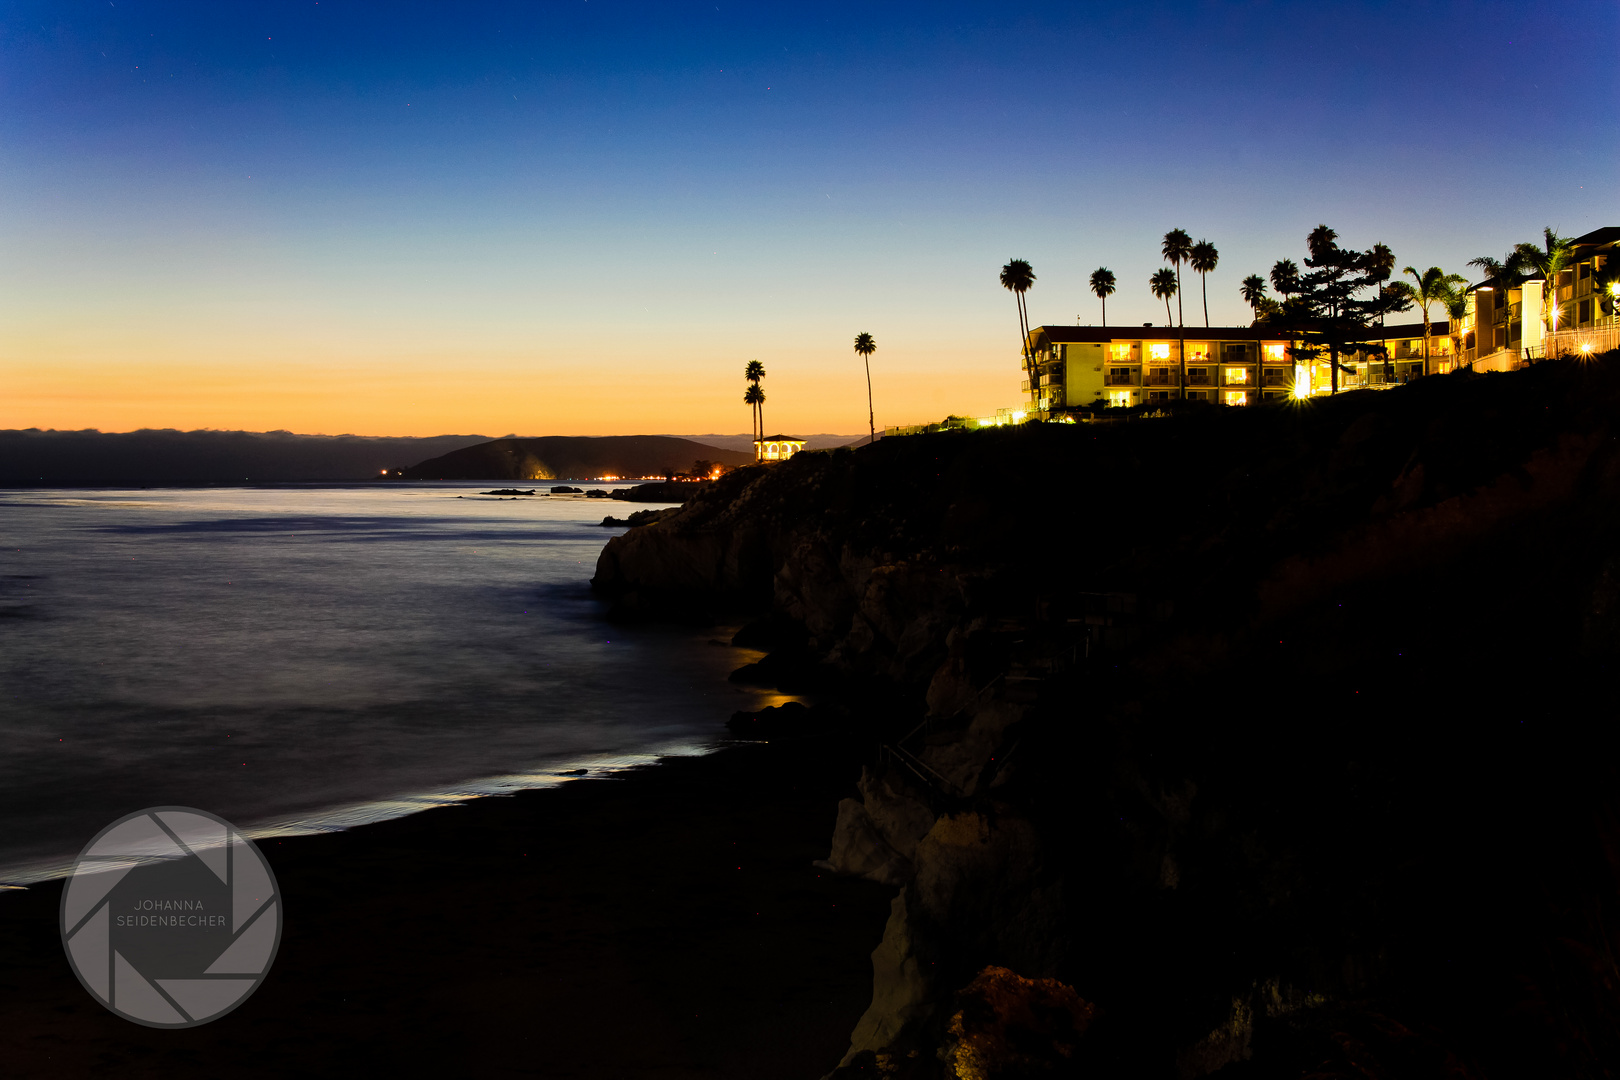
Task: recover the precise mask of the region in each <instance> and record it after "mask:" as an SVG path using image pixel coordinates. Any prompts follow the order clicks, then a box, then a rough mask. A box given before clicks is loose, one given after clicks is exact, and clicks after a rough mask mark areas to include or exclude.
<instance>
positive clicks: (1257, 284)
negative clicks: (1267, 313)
mask: <svg viewBox="0 0 1620 1080" xmlns="http://www.w3.org/2000/svg"><path fill="white" fill-rule="evenodd" d="M1239 291H1240V292H1241V293H1242V294H1243V302H1244V303H1245V304H1248V305H1249V307H1250V308H1251V309H1252V310H1253V311H1254V321H1255V322H1259V321H1260V301H1262V300H1264V299H1265V298H1266V279H1265V278H1263V277H1261V276H1260V275H1259V274H1250V275H1249V276H1248V277H1246V278H1244V279H1243V284H1242V286H1241V287H1240V288H1239Z"/></svg>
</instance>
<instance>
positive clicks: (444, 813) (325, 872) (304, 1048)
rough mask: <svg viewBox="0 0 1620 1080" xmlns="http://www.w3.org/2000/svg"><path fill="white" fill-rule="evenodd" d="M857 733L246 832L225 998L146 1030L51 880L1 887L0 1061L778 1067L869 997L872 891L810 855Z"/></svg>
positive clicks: (830, 1048) (622, 1069) (472, 1070)
mask: <svg viewBox="0 0 1620 1080" xmlns="http://www.w3.org/2000/svg"><path fill="white" fill-rule="evenodd" d="M857 772H858V750H857V749H855V748H851V747H849V746H847V745H843V744H840V743H838V742H836V741H834V740H808V741H797V742H786V743H784V742H778V743H773V744H744V745H737V746H732V747H729V748H727V749H725V750H722V751H720V752H719V753H716V754H712V755H709V756H706V757H701V758H676V759H669V760H666V761H665V762H664V763H662V764H660V765H657V766H652V767H648V768H643V769H638V770H634V771H633V772H631V773H628V774H621V775H620V777H618V778H613V779H601V780H592V779H589V778H587V779H583V780H579V781H574V782H571V783H568V784H566V785H564V786H562V787H560V788H557V789H552V790H544V791H532V792H525V793H521V794H518V795H515V796H511V797H503V798H488V799H480V800H476V801H473V802H470V803H467V804H465V805H462V806H457V807H452V808H444V809H436V810H431V811H427V812H424V813H421V814H417V815H414V816H411V817H407V818H402V819H398V820H395V821H390V822H385V823H381V824H377V825H370V826H366V827H363V828H358V829H355V830H352V831H349V832H345V833H334V834H328V835H322V836H313V837H302V838H293V839H284V840H270V841H266V842H265V843H264V844H263V845H262V847H263V849H264V851H265V854H266V855H267V857H268V858H269V860H270V862H271V864H272V866H273V867H274V870H275V873H276V875H277V877H278V879H279V883H280V887H281V890H282V894H283V896H284V897H285V904H286V924H285V931H284V936H283V939H282V944H281V949H280V953H279V955H278V957H277V959H276V962H275V966H274V968H273V969H272V972H271V974H270V977H269V979H268V981H267V982H266V983H265V985H264V986H263V987H262V988H260V990H259V991H258V993H257V994H256V995H255V996H254V997H253V998H252V999H251V1000H250V1001H248V1002H247V1003H246V1004H245V1005H244V1006H243V1007H242V1008H240V1009H238V1010H237V1011H236V1012H234V1013H232V1014H230V1015H228V1016H226V1017H224V1018H222V1019H221V1020H219V1021H217V1022H215V1023H212V1024H208V1025H205V1026H203V1027H201V1028H196V1029H191V1030H181V1031H160V1030H153V1029H148V1028H143V1027H139V1026H136V1025H134V1024H131V1023H128V1022H126V1021H124V1020H122V1019H120V1018H118V1017H116V1016H114V1015H112V1014H111V1013H109V1012H107V1011H106V1010H105V1009H104V1008H103V1007H102V1006H101V1005H100V1004H99V1003H97V1002H95V1001H94V1000H92V999H91V997H90V996H89V995H88V994H87V993H86V992H85V991H84V990H83V989H82V988H81V987H80V985H79V984H78V983H77V981H76V980H75V979H74V977H73V975H72V973H71V972H70V971H69V969H68V965H67V963H66V960H65V959H64V956H63V952H62V947H61V944H60V939H59V936H58V931H57V925H56V922H57V905H58V901H59V897H60V885H59V884H55V883H53V884H49V885H42V886H39V887H36V888H34V889H30V890H28V891H26V892H15V893H8V894H5V895H0V955H3V956H4V957H5V964H4V967H3V968H0V1018H3V1024H4V1026H3V1028H0V1060H3V1061H4V1062H5V1071H6V1073H7V1075H9V1076H68V1075H93V1074H105V1075H118V1076H165V1077H185V1076H203V1075H210V1076H213V1075H226V1074H228V1075H233V1076H287V1075H293V1074H304V1075H336V1074H344V1075H386V1074H389V1073H397V1074H404V1073H407V1072H409V1073H425V1072H429V1071H437V1072H442V1073H446V1074H450V1075H496V1076H502V1075H514V1076H516V1075H526V1076H546V1077H609V1076H611V1077H654V1076H656V1077H660V1078H684V1077H706V1078H711V1077H737V1078H743V1077H749V1078H759V1077H783V1078H797V1077H804V1078H811V1077H818V1076H821V1075H823V1074H825V1073H826V1072H827V1070H829V1069H830V1068H832V1066H833V1065H835V1064H836V1063H837V1061H838V1058H839V1057H840V1055H841V1054H842V1053H843V1052H844V1050H845V1048H846V1047H847V1046H848V1039H849V1033H850V1031H851V1029H852V1028H853V1027H854V1024H855V1021H856V1020H857V1018H858V1017H859V1016H860V1014H861V1013H862V1012H863V1011H864V1010H865V1008H866V1006H867V1004H868V1002H869V1001H870V999H871V986H872V981H871V980H872V975H871V960H870V953H871V950H872V949H873V947H874V946H875V945H876V944H877V942H878V940H879V938H880V937H881V935H882V928H883V924H884V921H885V919H886V918H887V916H888V911H889V903H890V898H891V895H892V890H890V889H886V888H884V887H882V886H879V885H876V884H873V883H871V882H867V881H861V880H851V879H843V878H836V877H833V876H831V875H829V874H826V873H824V872H823V871H820V870H817V869H816V868H814V867H813V866H812V865H811V863H812V860H814V859H817V858H821V857H823V856H825V855H826V853H827V847H828V841H829V837H830V834H831V830H832V826H833V821H834V817H835V813H836V804H837V801H838V799H839V798H840V797H842V796H844V795H845V794H848V789H850V788H852V786H853V782H854V779H855V775H856V773H857Z"/></svg>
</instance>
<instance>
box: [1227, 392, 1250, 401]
mask: <svg viewBox="0 0 1620 1080" xmlns="http://www.w3.org/2000/svg"><path fill="white" fill-rule="evenodd" d="M1226 403H1227V404H1228V405H1247V404H1248V403H1249V392H1248V391H1247V390H1228V391H1226Z"/></svg>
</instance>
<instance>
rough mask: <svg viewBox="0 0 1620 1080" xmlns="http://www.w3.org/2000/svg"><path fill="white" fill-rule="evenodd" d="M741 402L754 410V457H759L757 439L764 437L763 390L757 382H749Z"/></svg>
mask: <svg viewBox="0 0 1620 1080" xmlns="http://www.w3.org/2000/svg"><path fill="white" fill-rule="evenodd" d="M743 404H744V405H748V406H750V407H751V408H752V409H753V410H754V457H755V459H756V460H757V459H758V458H759V441H760V440H761V439H763V438H764V437H765V411H764V409H763V408H762V406H763V405H764V404H765V391H763V390H761V389H760V388H759V383H750V384H749V385H748V389H747V391H746V392H744V394H743Z"/></svg>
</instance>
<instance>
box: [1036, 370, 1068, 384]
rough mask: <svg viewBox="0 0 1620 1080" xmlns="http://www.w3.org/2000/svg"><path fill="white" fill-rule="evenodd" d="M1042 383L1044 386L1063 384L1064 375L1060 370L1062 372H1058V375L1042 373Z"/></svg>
mask: <svg viewBox="0 0 1620 1080" xmlns="http://www.w3.org/2000/svg"><path fill="white" fill-rule="evenodd" d="M1041 385H1042V386H1062V385H1063V375H1062V373H1061V372H1060V373H1058V374H1056V375H1042V376H1041Z"/></svg>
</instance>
